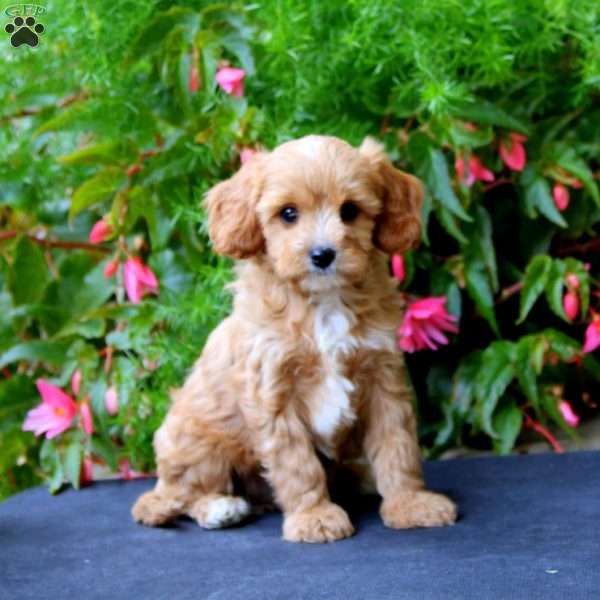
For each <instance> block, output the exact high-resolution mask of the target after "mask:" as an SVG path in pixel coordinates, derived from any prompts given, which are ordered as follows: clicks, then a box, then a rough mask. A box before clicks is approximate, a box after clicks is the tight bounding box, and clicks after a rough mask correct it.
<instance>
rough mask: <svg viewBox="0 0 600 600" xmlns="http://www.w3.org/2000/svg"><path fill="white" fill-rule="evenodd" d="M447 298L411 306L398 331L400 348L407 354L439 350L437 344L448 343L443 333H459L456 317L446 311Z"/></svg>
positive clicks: (428, 300) (424, 300) (419, 301)
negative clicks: (417, 351)
mask: <svg viewBox="0 0 600 600" xmlns="http://www.w3.org/2000/svg"><path fill="white" fill-rule="evenodd" d="M445 305H446V296H437V297H431V298H423V299H422V300H417V301H416V302H413V303H412V304H410V306H409V307H408V309H407V310H406V313H405V315H404V321H403V322H402V325H400V328H399V329H398V336H399V337H400V348H402V350H404V351H406V352H414V351H415V350H425V349H427V348H429V349H431V350H437V348H438V346H436V343H437V344H440V345H444V344H447V343H448V338H447V337H446V336H445V335H444V334H443V333H442V332H443V331H450V332H451V333H458V327H456V325H455V324H454V323H455V322H456V317H455V316H454V315H451V314H449V313H448V312H447V311H446V306H445Z"/></svg>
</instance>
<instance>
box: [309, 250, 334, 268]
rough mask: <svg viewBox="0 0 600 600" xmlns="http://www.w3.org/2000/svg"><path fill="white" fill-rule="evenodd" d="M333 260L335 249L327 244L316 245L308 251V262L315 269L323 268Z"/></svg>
mask: <svg viewBox="0 0 600 600" xmlns="http://www.w3.org/2000/svg"><path fill="white" fill-rule="evenodd" d="M334 260H335V250H334V249H333V248H330V247H327V246H317V247H316V248H313V249H312V250H311V251H310V262H311V263H312V264H313V265H314V266H315V267H317V269H321V270H323V271H324V270H325V269H326V268H327V267H328V266H329V265H330V264H331V263H332V262H333V261H334Z"/></svg>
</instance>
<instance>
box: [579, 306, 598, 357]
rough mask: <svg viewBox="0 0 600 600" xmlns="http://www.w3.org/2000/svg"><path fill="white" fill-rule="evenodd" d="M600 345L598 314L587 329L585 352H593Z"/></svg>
mask: <svg viewBox="0 0 600 600" xmlns="http://www.w3.org/2000/svg"><path fill="white" fill-rule="evenodd" d="M598 346H600V316H598V315H596V316H595V317H594V319H593V320H592V322H591V323H590V324H589V325H588V326H587V329H586V330H585V343H584V344H583V351H584V352H586V353H587V352H593V351H594V350H595V349H596V348H598Z"/></svg>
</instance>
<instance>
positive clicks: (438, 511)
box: [380, 490, 456, 529]
mask: <svg viewBox="0 0 600 600" xmlns="http://www.w3.org/2000/svg"><path fill="white" fill-rule="evenodd" d="M380 512H381V518H382V519H383V522H384V523H385V524H386V525H387V526H388V527H392V528H394V529H407V528H409V527H441V526H443V525H452V524H453V523H454V522H455V521H456V506H455V504H454V503H453V502H452V501H451V500H449V499H448V498H446V496H442V495H441V494H434V493H433V492H427V491H424V490H423V491H416V492H415V491H411V492H404V493H402V494H398V495H396V496H393V497H392V498H386V499H385V500H384V501H383V503H382V505H381V511H380Z"/></svg>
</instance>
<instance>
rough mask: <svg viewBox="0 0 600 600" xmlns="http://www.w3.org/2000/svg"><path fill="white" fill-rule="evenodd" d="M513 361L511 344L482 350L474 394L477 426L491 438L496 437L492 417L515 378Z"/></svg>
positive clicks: (495, 343) (496, 344) (495, 345)
mask: <svg viewBox="0 0 600 600" xmlns="http://www.w3.org/2000/svg"><path fill="white" fill-rule="evenodd" d="M513 360H514V346H513V344H512V343H511V342H506V341H501V342H494V343H493V344H491V345H490V346H489V347H488V348H487V350H484V352H483V355H482V360H481V369H480V370H479V372H478V373H477V378H476V386H475V394H476V397H477V404H476V408H477V416H478V421H479V422H478V425H479V426H480V427H481V428H482V429H483V431H485V432H486V433H487V434H488V435H489V436H491V437H493V438H497V437H498V435H497V433H496V431H495V430H494V427H493V424H492V415H493V414H494V411H495V409H496V406H497V404H498V401H499V400H500V398H501V397H502V395H503V394H504V392H505V391H506V388H507V387H508V386H509V384H510V382H511V381H512V380H513V378H514V376H515V371H514V366H513Z"/></svg>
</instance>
